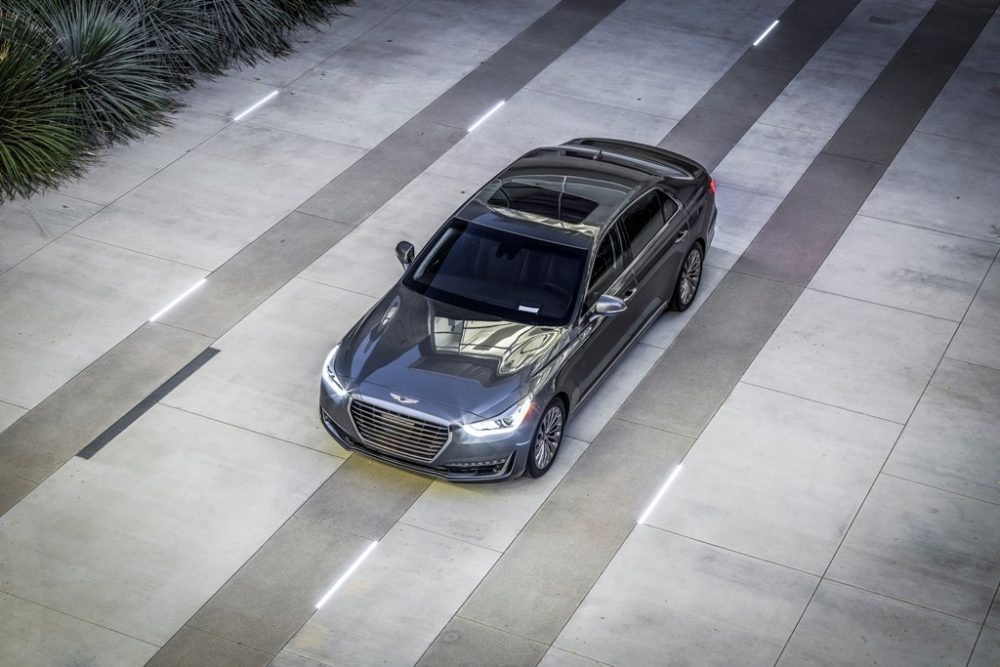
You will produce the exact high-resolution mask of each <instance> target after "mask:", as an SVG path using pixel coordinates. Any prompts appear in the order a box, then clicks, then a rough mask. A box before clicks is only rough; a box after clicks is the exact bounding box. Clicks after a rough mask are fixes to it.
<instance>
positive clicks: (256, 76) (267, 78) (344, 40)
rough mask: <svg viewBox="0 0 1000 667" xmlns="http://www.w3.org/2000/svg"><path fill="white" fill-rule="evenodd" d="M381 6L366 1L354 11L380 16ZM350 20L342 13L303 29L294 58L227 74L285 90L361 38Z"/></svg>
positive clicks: (296, 40) (295, 42)
mask: <svg viewBox="0 0 1000 667" xmlns="http://www.w3.org/2000/svg"><path fill="white" fill-rule="evenodd" d="M381 5H382V3H371V2H366V3H364V5H363V6H361V7H352V8H350V9H351V10H353V11H356V12H360V13H361V14H365V13H368V14H373V13H374V14H375V15H378V14H377V12H373V9H374V8H375V7H376V6H381ZM382 9H383V11H384V12H388V11H391V10H389V9H388V8H387V7H382ZM384 16H385V15H384V14H383V15H381V17H382V18H384ZM350 20H351V17H348V16H347V15H346V14H341V15H340V16H337V17H334V18H333V19H332V20H331V21H330V22H329V23H326V24H320V25H319V26H318V27H315V28H313V27H305V28H302V29H301V30H299V31H298V32H297V33H296V34H295V35H294V37H293V39H292V48H293V50H294V51H293V53H292V54H291V56H289V57H287V58H275V59H273V60H270V61H267V62H260V63H257V64H256V65H254V66H253V67H246V66H237V67H234V68H233V69H231V70H229V71H227V72H226V74H225V76H231V77H235V78H238V79H244V80H246V81H254V82H257V83H263V84H265V85H269V86H274V87H275V88H283V87H284V86H287V85H288V84H290V83H292V82H293V81H295V80H296V79H298V78H299V77H301V76H302V75H303V74H306V73H307V72H309V71H310V70H312V69H313V68H314V67H316V66H317V65H319V64H320V63H322V62H323V61H324V60H326V59H327V58H330V57H332V56H333V55H335V54H336V53H337V52H338V51H340V50H341V49H343V48H344V47H345V46H347V45H348V44H350V43H351V42H352V41H354V39H356V38H357V37H358V34H357V33H356V32H355V30H356V28H355V29H354V30H348V29H347V26H345V23H346V22H348V21H350ZM369 20H371V19H369ZM352 33H353V34H352Z"/></svg>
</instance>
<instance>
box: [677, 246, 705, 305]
mask: <svg viewBox="0 0 1000 667" xmlns="http://www.w3.org/2000/svg"><path fill="white" fill-rule="evenodd" d="M703 263H704V253H703V251H702V249H701V244H699V243H695V244H694V245H693V246H691V249H690V250H688V254H687V257H685V258H684V264H683V265H681V274H680V275H679V276H677V284H676V285H675V286H674V296H673V298H672V299H671V300H670V306H671V307H672V308H673V309H674V310H678V311H682V310H687V309H688V307H689V306H690V305H691V304H692V303H694V298H695V296H697V295H698V285H700V284H701V267H702V264H703Z"/></svg>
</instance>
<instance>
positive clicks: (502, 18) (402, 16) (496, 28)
mask: <svg viewBox="0 0 1000 667" xmlns="http://www.w3.org/2000/svg"><path fill="white" fill-rule="evenodd" d="M556 4H557V0H510V1H507V2H501V1H499V0H489V1H487V2H477V3H474V4H469V3H466V2H463V1H462V0H422V1H421V2H419V3H408V4H407V5H406V6H405V7H403V8H401V9H400V10H399V11H398V12H396V13H394V14H392V15H391V16H390V17H388V18H387V19H386V20H384V21H382V22H380V23H379V24H378V25H377V26H375V27H374V28H373V29H372V30H371V32H370V33H369V35H368V36H369V37H371V38H372V39H381V40H389V39H391V40H394V41H395V40H398V39H402V38H411V39H416V40H421V41H427V42H432V43H436V44H438V45H439V48H441V49H444V48H453V47H472V48H479V49H484V50H486V51H489V52H491V53H492V52H493V51H496V50H497V49H499V48H500V47H502V46H504V44H506V43H507V42H508V41H510V39H511V38H512V37H514V36H515V35H517V34H518V33H519V32H520V31H521V30H524V29H525V28H526V27H528V26H529V25H531V23H533V22H534V21H536V20H537V19H538V18H539V17H541V16H542V15H543V14H544V13H545V12H547V11H548V10H550V9H551V8H552V7H553V6H554V5H556Z"/></svg>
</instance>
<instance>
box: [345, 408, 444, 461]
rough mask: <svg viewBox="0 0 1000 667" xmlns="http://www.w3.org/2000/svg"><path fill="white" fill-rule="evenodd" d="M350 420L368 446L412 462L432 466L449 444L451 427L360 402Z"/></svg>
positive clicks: (352, 409)
mask: <svg viewBox="0 0 1000 667" xmlns="http://www.w3.org/2000/svg"><path fill="white" fill-rule="evenodd" d="M351 419H353V420H354V427H355V428H356V429H357V431H358V435H360V436H361V440H362V441H363V443H364V444H365V446H367V447H371V448H372V449H375V450H378V451H380V452H386V453H388V454H393V455H395V456H399V457H402V458H405V459H409V460H411V461H419V462H420V463H429V462H431V461H432V460H434V457H435V456H437V454H438V452H440V451H441V448H442V447H444V445H445V443H447V442H448V427H447V426H445V425H443V424H438V423H435V422H432V421H427V420H424V419H418V418H417V417H411V416H410V415H405V414H403V413H401V412H396V411H394V410H387V409H385V408H381V407H379V406H377V405H372V404H371V403H365V402H364V401H359V400H357V399H355V400H353V401H351Z"/></svg>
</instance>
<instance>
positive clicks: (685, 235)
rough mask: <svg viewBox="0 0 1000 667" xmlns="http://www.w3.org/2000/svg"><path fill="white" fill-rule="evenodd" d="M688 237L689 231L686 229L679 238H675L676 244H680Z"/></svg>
mask: <svg viewBox="0 0 1000 667" xmlns="http://www.w3.org/2000/svg"><path fill="white" fill-rule="evenodd" d="M687 235H688V230H686V229H685V230H684V231H683V232H681V233H679V234H678V235H677V236H675V237H674V243H680V242H681V241H683V240H684V239H686V238H687Z"/></svg>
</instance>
